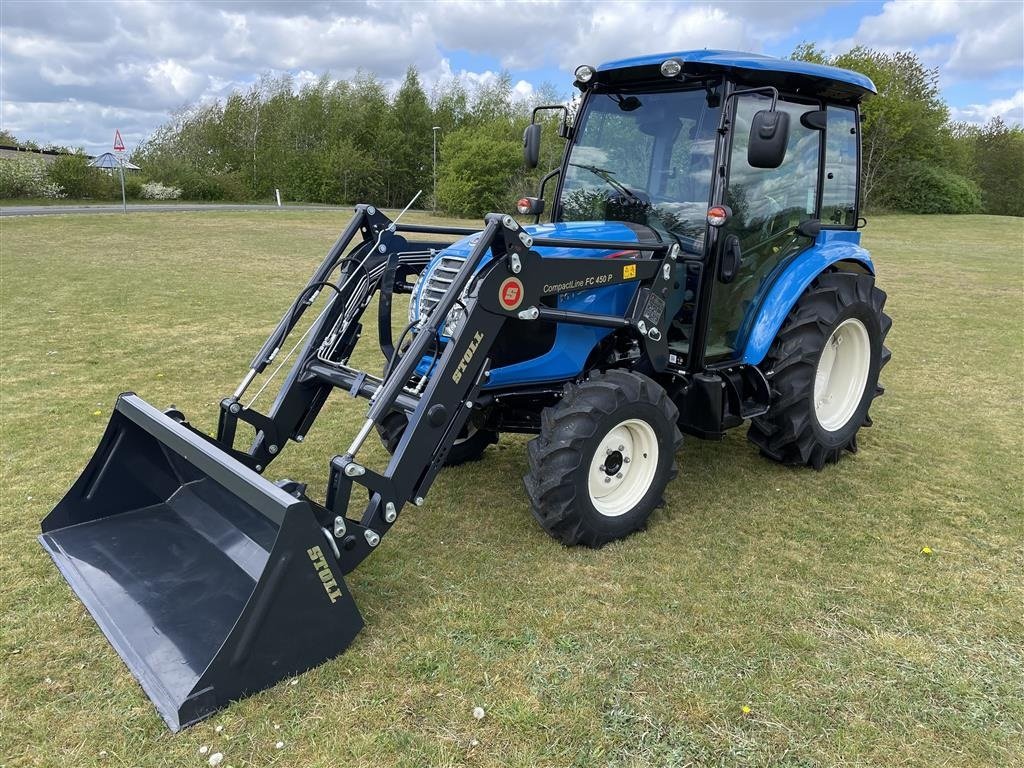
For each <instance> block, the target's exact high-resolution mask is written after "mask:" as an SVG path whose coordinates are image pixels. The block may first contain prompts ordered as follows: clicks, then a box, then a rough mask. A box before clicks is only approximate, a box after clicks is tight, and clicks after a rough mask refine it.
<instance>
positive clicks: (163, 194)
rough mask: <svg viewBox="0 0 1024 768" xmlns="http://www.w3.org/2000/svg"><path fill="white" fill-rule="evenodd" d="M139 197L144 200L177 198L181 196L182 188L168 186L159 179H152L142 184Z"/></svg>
mask: <svg viewBox="0 0 1024 768" xmlns="http://www.w3.org/2000/svg"><path fill="white" fill-rule="evenodd" d="M139 197H140V198H142V199H143V200H177V199H178V198H179V197H181V190H180V189H178V188H177V187H166V186H164V185H163V184H161V183H160V182H159V181H150V182H147V183H146V184H143V185H142V189H141V191H140V193H139Z"/></svg>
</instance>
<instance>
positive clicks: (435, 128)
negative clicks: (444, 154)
mask: <svg viewBox="0 0 1024 768" xmlns="http://www.w3.org/2000/svg"><path fill="white" fill-rule="evenodd" d="M440 130H441V126H440V125H435V126H434V127H433V128H431V129H430V132H431V133H432V134H433V136H434V195H433V199H432V202H431V206H432V207H433V209H434V213H437V132H438V131H440Z"/></svg>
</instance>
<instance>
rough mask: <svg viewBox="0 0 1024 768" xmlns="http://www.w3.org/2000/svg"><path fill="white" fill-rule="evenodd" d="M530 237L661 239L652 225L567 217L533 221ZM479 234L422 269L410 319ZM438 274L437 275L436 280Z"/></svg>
mask: <svg viewBox="0 0 1024 768" xmlns="http://www.w3.org/2000/svg"><path fill="white" fill-rule="evenodd" d="M523 229H524V230H526V232H527V233H529V234H530V236H531V237H551V238H565V239H567V240H589V241H595V240H598V241H599V240H611V241H615V242H622V243H657V242H660V241H661V239H660V238H659V237H658V235H657V233H656V232H655V231H654V230H653V229H651V228H650V227H646V226H644V225H643V224H634V223H632V222H624V221H566V222H559V223H557V224H530V225H527V226H524V227H523ZM479 238H480V234H479V233H477V234H474V235H469V236H468V237H464V238H462V239H461V240H458V241H456V242H454V243H452V244H451V245H450V246H448V247H447V248H445V249H444V250H443V251H440V252H439V253H438V254H437V255H436V256H435V257H434V258H433V259H432V260H431V262H430V263H429V264H428V265H427V267H426V269H424V270H423V276H422V278H421V279H420V280H419V281H418V282H417V283H416V288H415V289H414V291H413V295H412V300H411V301H410V303H409V320H410V321H413V320H415V319H416V318H418V317H419V316H420V313H421V311H422V310H426V309H429V308H430V307H432V306H433V305H434V304H435V303H436V302H437V300H438V299H439V298H440V295H441V294H442V293H443V292H444V289H445V286H446V285H447V283H448V282H450V278H451V277H452V276H453V275H454V272H455V271H457V268H458V266H459V265H460V262H461V261H462V260H463V259H465V258H466V257H468V256H469V254H470V253H471V252H472V250H473V246H474V245H476V243H477V242H479ZM535 250H536V251H537V253H539V254H540V255H541V256H547V257H551V258H555V257H559V258H591V259H606V258H614V257H615V256H619V255H624V254H625V253H627V252H626V251H614V250H607V249H602V250H595V249H590V248H563V247H550V246H541V247H537V248H536V249H535ZM492 258H493V257H492V256H491V254H487V255H485V256H484V258H483V259H482V260H481V262H480V267H481V268H482V267H483V266H484V265H485V264H487V263H489V262H490V260H491V259H492ZM435 278H437V279H436V280H435Z"/></svg>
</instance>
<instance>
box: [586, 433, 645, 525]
mask: <svg viewBox="0 0 1024 768" xmlns="http://www.w3.org/2000/svg"><path fill="white" fill-rule="evenodd" d="M657 468H658V437H657V435H655V434H654V429H653V428H652V427H651V425H650V424H648V423H647V422H646V421H641V420H640V419H626V420H625V421H623V422H621V423H620V424H618V425H617V426H615V427H614V428H613V429H611V430H610V431H609V432H608V433H607V434H606V435H605V436H604V438H603V439H602V440H601V443H600V444H599V445H598V446H597V450H596V451H595V452H594V458H593V459H591V461H590V474H589V475H588V486H589V490H590V502H591V503H592V504H593V505H594V509H596V510H597V511H598V512H599V513H601V514H602V515H605V516H606V517H619V516H620V515H624V514H626V513H627V512H629V511H630V510H631V509H633V508H634V507H635V506H636V505H637V504H638V503H640V500H641V499H642V498H643V497H644V496H645V495H646V494H647V491H648V489H649V488H650V487H651V482H652V481H653V480H654V475H655V472H656V471H657Z"/></svg>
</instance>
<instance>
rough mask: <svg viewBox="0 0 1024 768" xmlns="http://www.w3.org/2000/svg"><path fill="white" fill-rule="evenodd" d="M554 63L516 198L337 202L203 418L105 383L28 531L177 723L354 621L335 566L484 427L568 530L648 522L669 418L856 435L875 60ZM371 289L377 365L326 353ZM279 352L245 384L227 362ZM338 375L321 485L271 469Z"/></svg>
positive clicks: (868, 301)
mask: <svg viewBox="0 0 1024 768" xmlns="http://www.w3.org/2000/svg"><path fill="white" fill-rule="evenodd" d="M575 76H576V80H575V83H574V85H575V87H576V88H577V89H579V92H580V98H579V99H578V101H577V102H576V108H575V109H574V110H570V109H569V108H568V107H567V106H565V105H557V106H551V107H538V108H537V109H536V110H535V111H534V114H533V117H534V120H533V122H532V123H531V125H530V126H529V127H528V128H527V129H526V133H525V135H524V140H523V145H524V155H525V158H526V162H527V164H528V165H531V166H536V165H537V158H538V156H539V141H540V133H541V124H540V123H538V122H536V120H537V116H538V114H539V113H540V112H541V111H542V110H555V111H556V112H558V113H560V115H558V116H556V117H557V118H558V119H557V120H555V122H557V123H558V126H559V135H560V136H561V137H562V138H563V139H565V141H566V147H565V152H564V155H563V160H562V163H561V166H560V167H559V168H557V169H555V170H553V171H551V172H550V173H548V174H547V175H546V176H545V177H544V178H543V181H542V183H541V188H540V192H539V194H538V196H537V197H526V198H523V199H522V200H520V201H519V205H518V208H519V214H521V216H522V217H530V216H532V217H533V219H534V223H533V224H529V225H522V224H521V223H520V222H519V221H518V220H517V219H516V218H513V217H512V216H509V215H501V214H489V215H488V216H487V217H486V219H485V226H484V228H483V229H482V230H480V231H476V230H468V229H463V228H457V227H438V226H418V225H411V224H402V223H401V222H400V219H401V215H399V216H397V217H396V218H395V219H394V220H392V219H390V218H389V217H388V216H386V215H385V214H384V213H383V212H381V211H380V210H378V209H376V208H374V207H373V206H369V205H360V206H357V208H356V214H355V217H354V218H353V220H352V221H351V222H350V223H349V225H348V226H347V228H346V229H345V230H344V231H343V232H342V234H341V236H340V237H339V238H338V241H337V242H336V243H335V245H334V247H333V248H332V249H331V250H330V252H329V253H328V254H327V256H326V258H325V259H324V261H323V263H322V264H321V266H320V267H319V269H318V270H317V271H316V273H315V274H314V275H313V277H312V278H311V279H310V281H309V282H308V284H307V285H306V287H305V288H304V289H303V290H302V291H301V292H300V293H299V295H298V297H297V298H296V299H295V301H294V303H293V304H292V306H291V307H289V309H288V311H287V312H286V313H285V314H284V316H283V317H282V319H281V321H280V323H279V324H278V326H277V328H276V329H275V330H274V332H273V333H272V334H271V335H270V337H269V338H268V339H267V341H266V343H265V344H264V346H263V348H262V349H261V350H260V351H259V353H258V354H257V355H256V357H255V358H254V359H253V361H252V365H251V367H250V370H249V372H248V373H247V374H246V375H245V377H244V378H243V380H242V382H241V383H240V384H239V386H238V388H237V389H236V391H235V392H234V393H233V394H232V395H231V396H230V397H226V398H224V399H223V400H222V402H221V404H220V413H219V423H218V428H217V433H216V435H212V436H211V435H206V434H204V433H202V432H201V431H199V430H198V429H196V428H195V427H193V426H192V425H190V424H189V422H188V421H187V419H186V418H185V416H184V414H182V413H181V412H180V411H177V410H175V409H171V410H168V411H165V412H161V411H159V410H157V409H155V408H153V407H152V406H150V405H149V404H147V403H146V402H145V401H144V400H142V399H141V398H139V397H138V396H136V395H134V394H131V393H126V394H123V395H121V396H120V397H119V398H118V400H117V403H116V405H115V409H114V413H113V415H112V417H111V420H110V423H109V425H108V427H107V430H106V433H105V434H104V436H103V438H102V440H101V443H100V446H99V448H98V449H97V451H96V454H95V456H94V457H93V459H92V460H91V462H90V463H89V465H88V466H87V467H86V469H85V471H84V472H83V474H82V476H81V477H80V478H79V479H78V481H77V482H76V483H75V484H74V486H73V487H72V488H71V490H70V491H69V492H68V493H67V495H66V496H65V498H64V499H63V500H62V501H61V502H60V504H58V505H57V507H56V508H55V509H54V510H53V511H52V512H51V513H50V514H49V515H48V516H47V517H46V519H45V520H44V521H43V526H42V528H43V532H42V536H41V541H42V543H43V546H44V547H45V548H46V549H47V551H48V552H49V553H50V554H51V556H52V557H53V559H54V561H55V562H56V564H57V565H58V567H59V568H60V570H61V572H62V573H63V575H64V576H65V578H66V579H67V580H68V581H69V582H70V584H71V586H72V587H73V588H74V589H75V591H76V592H77V593H78V595H79V597H80V598H81V599H82V601H83V602H84V603H85V604H86V606H87V607H88V608H89V610H90V611H91V613H92V614H93V616H94V618H95V619H96V621H97V623H98V624H99V625H100V627H101V628H102V629H103V631H104V632H105V633H106V635H107V637H108V638H109V639H110V641H111V643H112V644H113V645H114V646H115V647H116V648H117V650H118V651H119V652H120V653H121V655H122V657H123V658H124V659H125V661H126V662H127V663H128V665H129V667H130V668H131V669H132V672H133V673H134V674H135V676H136V677H137V679H138V680H139V682H140V683H141V684H142V686H143V688H144V689H145V690H146V692H147V693H148V694H149V696H150V698H151V699H153V701H154V703H155V704H156V706H157V708H158V710H159V711H160V713H161V714H162V715H163V717H164V718H165V720H166V721H167V723H168V724H169V725H170V726H171V727H172V728H173V729H178V728H180V727H183V726H185V725H188V724H189V723H192V722H195V721H197V720H200V719H202V718H203V717H206V716H207V715H209V714H210V713H212V712H214V711H215V710H217V709H218V708H220V707H222V706H224V705H225V704H226V703H227V702H228V701H230V700H232V699H235V698H238V697H240V696H244V695H246V694H248V693H252V692H254V691H257V690H260V689H262V688H265V687H267V686H268V685H272V684H273V683H274V682H276V681H277V680H280V679H281V678H282V677H285V676H287V675H291V674H294V673H296V672H299V671H302V670H304V669H307V668H309V667H311V666H313V665H316V664H319V663H320V662H322V661H324V660H326V659H328V658H330V657H332V656H334V655H336V654H337V653H339V652H341V651H342V650H344V648H345V647H346V646H347V645H348V644H349V643H350V642H351V641H352V639H353V638H354V637H355V635H356V633H358V631H359V629H360V628H361V627H362V618H361V617H360V614H359V611H358V609H357V608H356V606H355V603H354V601H353V599H352V595H351V594H350V592H349V590H348V588H347V586H346V584H345V581H344V578H343V577H344V575H345V574H346V573H348V572H349V571H351V570H352V569H353V568H355V567H356V566H357V565H358V564H359V563H360V562H361V561H362V560H363V559H364V558H366V557H367V556H368V555H369V554H370V553H372V552H373V551H375V550H376V549H377V548H378V547H379V546H380V543H381V540H382V537H383V536H384V535H385V534H386V533H387V532H388V531H389V530H390V529H391V527H392V525H394V524H395V522H396V521H397V519H398V517H399V516H400V514H401V512H402V510H403V508H404V507H406V506H407V505H409V504H413V505H417V506H418V505H422V504H423V503H424V500H425V498H426V496H427V491H428V490H429V488H430V486H431V484H432V483H433V481H434V479H435V477H436V476H437V474H438V473H439V472H440V471H441V469H442V468H443V467H444V466H445V465H451V464H457V463H462V462H466V461H470V460H474V459H478V458H480V457H481V456H483V455H484V454H485V452H486V449H487V447H488V446H489V445H491V444H492V443H494V442H496V441H497V440H499V439H500V435H501V434H502V433H512V432H518V433H527V434H532V435H535V437H534V438H533V439H532V440H530V441H529V443H528V445H527V448H528V451H527V452H528V465H529V471H528V473H527V475H526V477H525V486H526V498H525V499H524V507H527V506H528V507H529V508H530V510H531V511H532V513H533V515H534V517H535V518H536V519H537V521H538V522H539V523H540V525H541V526H542V527H543V528H544V529H545V530H546V531H547V532H548V533H550V534H551V535H552V536H553V537H554V538H556V539H557V540H559V541H561V542H563V543H565V544H583V545H587V546H591V547H600V546H602V545H604V544H606V543H608V542H610V541H613V540H615V539H620V538H622V537H624V536H627V535H629V534H630V533H632V532H634V531H637V530H639V529H641V528H643V527H644V526H645V524H646V523H647V521H648V518H649V517H650V515H651V513H652V511H653V510H654V509H655V508H656V507H657V506H658V505H659V504H661V503H662V495H663V492H664V490H665V487H666V485H667V484H668V483H669V481H670V480H671V479H672V478H673V477H674V476H675V474H676V471H677V470H676V453H677V451H678V450H679V447H680V444H681V443H682V439H683V437H682V436H683V434H688V435H693V436H696V437H700V438H705V439H718V438H721V437H722V436H723V434H724V433H725V431H726V430H727V429H730V428H732V427H738V426H741V425H742V424H744V423H746V422H749V423H750V427H749V432H748V435H749V438H750V440H751V441H752V442H753V443H754V444H755V445H756V446H757V448H758V449H759V450H760V452H761V454H762V455H764V456H765V457H767V458H769V459H772V460H775V461H779V462H783V463H787V464H799V465H808V466H811V467H813V468H815V469H821V468H822V467H823V466H825V465H826V464H827V463H830V462H835V461H837V460H838V459H839V458H840V457H841V456H842V454H843V452H844V451H851V452H852V451H855V450H856V449H857V434H858V432H859V430H860V428H861V427H863V426H867V425H870V423H871V420H870V417H869V415H868V411H869V408H870V406H871V403H872V401H873V400H874V398H875V397H876V396H878V395H879V394H881V392H882V389H881V387H880V386H879V385H878V378H879V371H880V369H881V368H882V366H884V365H885V364H886V362H887V361H888V359H889V351H888V350H887V349H886V347H885V337H886V334H887V333H888V331H889V327H890V324H891V323H890V319H889V318H888V316H887V315H886V314H885V313H884V311H883V307H884V304H885V294H884V293H883V292H882V291H881V290H880V289H879V288H877V287H876V285H875V277H874V266H873V265H872V262H871V258H870V257H869V255H868V253H867V251H865V250H864V249H863V248H862V247H861V246H860V233H859V231H858V230H859V228H860V227H861V226H862V224H863V220H862V219H860V218H859V212H858V184H859V182H858V179H859V169H860V113H859V104H860V102H861V100H862V99H863V98H865V97H866V96H868V95H870V94H872V93H874V91H875V89H874V86H873V85H872V83H871V81H870V80H869V79H868V78H866V77H864V76H863V75H860V74H857V73H855V72H849V71H846V70H841V69H836V68H833V67H826V66H820V65H817V64H809V63H804V62H796V61H786V60H780V59H774V58H769V57H766V56H759V55H754V54H744V53H733V52H725V51H708V50H703V51H688V52H681V53H672V54H661V55H654V56H642V57H639V58H634V59H626V60H623V61H615V62H611V63H608V64H603V65H601V66H597V67H593V66H588V65H584V66H581V67H579V68H578V69H577V70H576V73H575ZM552 185H553V187H552V188H553V195H552V203H551V205H550V206H548V205H547V204H546V202H545V190H546V189H547V188H548V187H549V186H552ZM546 211H548V212H549V218H548V221H547V223H541V218H542V217H543V216H544V215H545V212H546ZM403 293H404V294H410V297H409V315H408V323H407V324H406V325H405V331H404V332H403V333H402V334H401V335H400V336H399V338H398V339H397V341H396V340H395V339H394V338H393V335H392V330H391V329H392V308H393V304H394V296H395V294H403ZM321 295H324V296H325V297H326V299H325V301H324V302H323V308H322V309H321V310H320V312H319V314H318V315H317V316H316V317H315V318H314V319H313V320H312V321H311V322H309V323H308V324H307V325H308V327H307V329H306V331H305V332H304V333H303V334H301V335H300V337H299V339H298V341H297V342H296V343H295V344H294V346H292V347H291V352H290V353H284V354H282V350H284V349H286V339H287V338H288V337H289V335H290V334H291V333H292V331H293V330H294V329H295V328H296V326H297V325H298V324H299V323H300V321H301V319H302V317H303V315H304V314H305V312H306V310H307V309H308V308H309V307H310V306H311V305H313V303H314V302H315V300H316V299H317V297H318V296H321ZM373 299H376V309H375V311H376V314H377V328H376V334H375V335H376V337H377V341H378V343H379V346H380V349H381V352H382V354H383V358H384V368H383V372H382V373H381V374H379V375H378V374H376V373H371V372H368V371H364V370H359V369H357V368H355V367H353V366H352V365H350V359H351V357H352V353H353V350H354V349H355V347H356V345H357V343H358V342H359V340H360V338H361V337H362V334H363V328H364V326H363V322H362V320H363V316H364V313H365V311H366V310H367V309H368V308H369V307H370V305H371V300H373ZM292 356H294V362H293V363H292V364H291V367H290V372H289V373H288V374H287V375H286V377H285V379H284V382H283V384H282V385H281V387H280V390H279V392H278V394H277V397H276V399H275V400H274V402H273V404H272V405H271V406H270V408H269V409H268V410H267V412H266V413H262V412H260V411H257V410H256V409H255V408H254V407H253V404H254V400H255V398H250V399H249V400H248V402H246V393H247V391H248V390H249V388H250V386H251V385H252V384H253V382H254V381H255V380H256V379H257V378H258V377H260V376H261V375H266V372H267V369H268V368H270V367H271V366H274V365H275V361H276V368H274V372H276V370H279V369H280V368H281V366H283V365H284V363H285V362H287V361H288V360H289V359H291V358H292ZM279 357H280V358H281V359H280V360H278V358H279ZM338 389H341V390H342V391H344V392H347V393H349V394H350V395H352V396H353V397H362V398H366V399H367V400H368V401H369V407H368V411H367V414H366V418H365V420H364V421H363V424H362V427H361V428H360V429H359V430H358V433H357V434H356V435H355V437H354V438H353V439H352V441H351V443H350V445H349V446H348V447H347V449H346V450H344V452H342V453H340V454H338V455H336V456H334V457H333V458H332V459H331V460H330V462H329V470H330V472H329V478H328V482H327V492H326V498H324V499H323V500H322V501H318V500H314V499H313V498H310V497H309V496H308V495H307V494H306V487H305V485H304V484H302V483H299V482H295V481H293V480H286V479H285V480H278V481H276V482H271V481H269V480H267V479H266V478H265V477H264V474H265V473H266V471H267V468H268V467H269V465H270V463H271V462H272V461H273V460H274V459H275V458H276V457H277V456H279V455H280V453H281V450H282V449H283V448H284V447H285V445H286V444H287V443H288V441H292V442H302V441H303V439H304V438H305V436H306V434H307V433H308V431H309V430H310V429H311V428H312V426H313V423H314V421H315V420H316V418H317V415H318V414H319V412H320V410H321V409H322V407H323V405H324V403H325V402H326V400H327V398H328V397H329V396H330V395H331V394H332V393H333V392H334V391H335V390H338ZM260 391H262V388H261V389H260ZM257 394H258V393H257ZM240 423H241V424H245V425H248V427H250V428H251V429H252V434H253V437H252V439H251V441H249V442H248V443H247V444H245V445H244V446H242V447H240V446H239V445H238V443H239V442H240V441H239V435H238V434H237V429H238V427H239V424H240ZM374 432H377V433H379V435H380V437H381V439H382V441H383V443H384V445H385V447H386V448H387V449H388V451H389V452H390V454H391V458H390V461H389V462H388V463H387V465H386V466H384V467H379V468H376V469H374V468H372V467H370V466H367V464H366V463H365V460H363V459H361V458H360V452H361V450H362V449H363V446H364V443H365V441H366V440H367V438H368V437H370V436H371V435H372V434H373V433H374ZM353 488H356V489H357V491H358V492H357V493H356V494H355V495H353V493H352V491H353Z"/></svg>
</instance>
